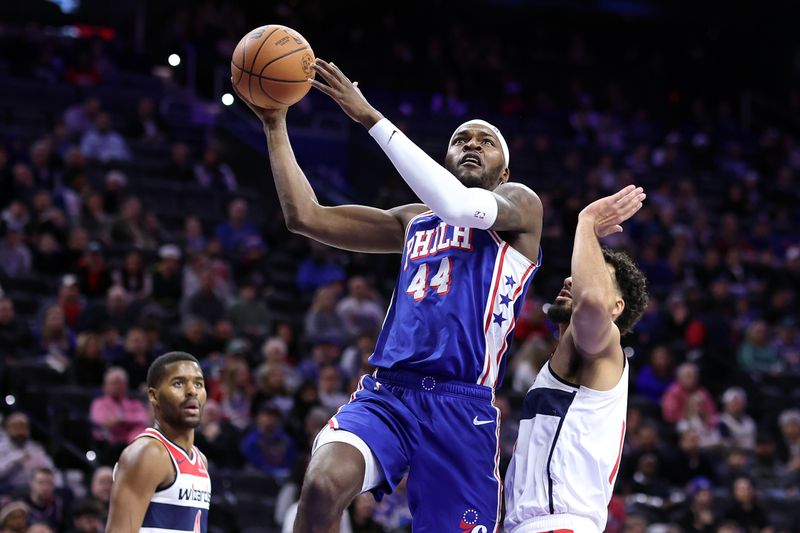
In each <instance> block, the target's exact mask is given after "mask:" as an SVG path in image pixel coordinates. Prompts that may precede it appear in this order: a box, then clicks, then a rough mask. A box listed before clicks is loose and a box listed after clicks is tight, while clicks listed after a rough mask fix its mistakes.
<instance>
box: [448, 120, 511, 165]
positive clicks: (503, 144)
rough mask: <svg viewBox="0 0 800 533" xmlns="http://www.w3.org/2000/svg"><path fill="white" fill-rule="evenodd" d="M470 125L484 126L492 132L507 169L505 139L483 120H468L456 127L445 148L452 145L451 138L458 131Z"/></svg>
mask: <svg viewBox="0 0 800 533" xmlns="http://www.w3.org/2000/svg"><path fill="white" fill-rule="evenodd" d="M472 124H477V125H478V126H485V127H487V128H489V129H490V130H492V133H494V135H495V137H497V140H498V141H499V142H500V148H502V149H503V157H505V158H506V168H508V166H509V152H508V144H507V143H506V139H505V137H503V134H502V133H500V130H499V129H497V127H496V126H494V125H492V124H489V123H488V122H486V121H485V120H481V119H479V118H473V119H472V120H468V121H466V122H465V123H463V124H462V125H460V126H459V127H457V128H456V129H455V131H454V132H453V134H452V135H451V136H450V142H449V143H447V146H448V147H449V146H450V145H451V144H453V138H454V137H455V136H456V133H458V132H459V131H461V130H463V129H464V128H466V127H467V126H470V125H472Z"/></svg>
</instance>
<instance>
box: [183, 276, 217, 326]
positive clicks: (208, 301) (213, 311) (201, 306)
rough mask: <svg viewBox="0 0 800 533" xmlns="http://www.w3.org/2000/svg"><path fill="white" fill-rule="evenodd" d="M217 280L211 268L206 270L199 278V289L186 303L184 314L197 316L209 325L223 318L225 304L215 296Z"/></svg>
mask: <svg viewBox="0 0 800 533" xmlns="http://www.w3.org/2000/svg"><path fill="white" fill-rule="evenodd" d="M216 283H217V278H216V276H215V274H214V271H213V270H212V269H211V268H206V269H205V271H203V273H202V274H201V277H200V287H199V288H198V289H197V291H196V292H195V293H194V294H191V295H189V299H188V300H187V301H186V312H187V313H189V314H191V315H192V316H197V317H200V318H202V319H203V320H205V321H206V322H207V323H209V324H214V323H215V322H217V320H220V319H222V318H223V317H224V316H225V304H224V303H223V302H222V300H221V299H220V298H219V297H218V296H217V295H216V294H215V292H214V289H215V288H216Z"/></svg>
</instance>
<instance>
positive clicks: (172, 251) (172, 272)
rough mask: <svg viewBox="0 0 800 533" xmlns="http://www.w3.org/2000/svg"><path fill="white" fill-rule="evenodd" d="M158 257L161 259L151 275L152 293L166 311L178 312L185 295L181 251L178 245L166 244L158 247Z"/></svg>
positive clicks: (155, 300)
mask: <svg viewBox="0 0 800 533" xmlns="http://www.w3.org/2000/svg"><path fill="white" fill-rule="evenodd" d="M158 257H159V259H160V260H159V262H158V264H157V265H156V266H155V268H154V269H153V271H152V273H151V275H150V283H149V284H150V286H151V287H152V293H151V295H152V298H153V301H154V302H156V303H157V304H158V305H159V306H161V308H162V309H164V311H166V312H167V313H169V314H176V313H177V310H178V304H179V303H180V301H181V298H182V297H183V285H182V282H181V272H180V260H181V251H180V249H179V248H178V247H177V246H174V245H172V244H165V245H163V246H161V248H159V249H158Z"/></svg>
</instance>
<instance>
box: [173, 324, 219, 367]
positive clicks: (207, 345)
mask: <svg viewBox="0 0 800 533" xmlns="http://www.w3.org/2000/svg"><path fill="white" fill-rule="evenodd" d="M207 328H208V326H207V325H206V323H205V321H204V320H203V319H201V318H198V317H194V316H191V315H189V316H186V317H185V318H184V320H183V328H182V330H183V332H182V334H181V336H180V337H178V339H176V340H175V342H174V345H173V348H175V349H176V350H178V351H181V352H187V353H190V354H192V355H194V356H195V357H197V358H198V359H200V360H203V359H205V358H206V357H208V355H209V354H210V353H211V351H212V346H211V340H210V339H209V338H208V335H207V333H206V330H207Z"/></svg>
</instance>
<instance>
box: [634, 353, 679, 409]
mask: <svg viewBox="0 0 800 533" xmlns="http://www.w3.org/2000/svg"><path fill="white" fill-rule="evenodd" d="M674 381H675V372H674V370H673V365H672V354H670V351H669V348H667V347H666V346H663V345H659V346H656V347H654V348H653V350H652V351H651V352H650V362H649V363H648V364H646V365H645V366H644V367H642V369H641V370H640V371H639V373H638V374H637V376H636V394H637V395H638V396H641V397H643V398H645V399H646V400H648V401H649V402H650V403H652V404H654V405H659V404H661V398H662V397H663V396H664V393H665V392H667V389H669V387H670V385H672V384H673V383H674Z"/></svg>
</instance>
